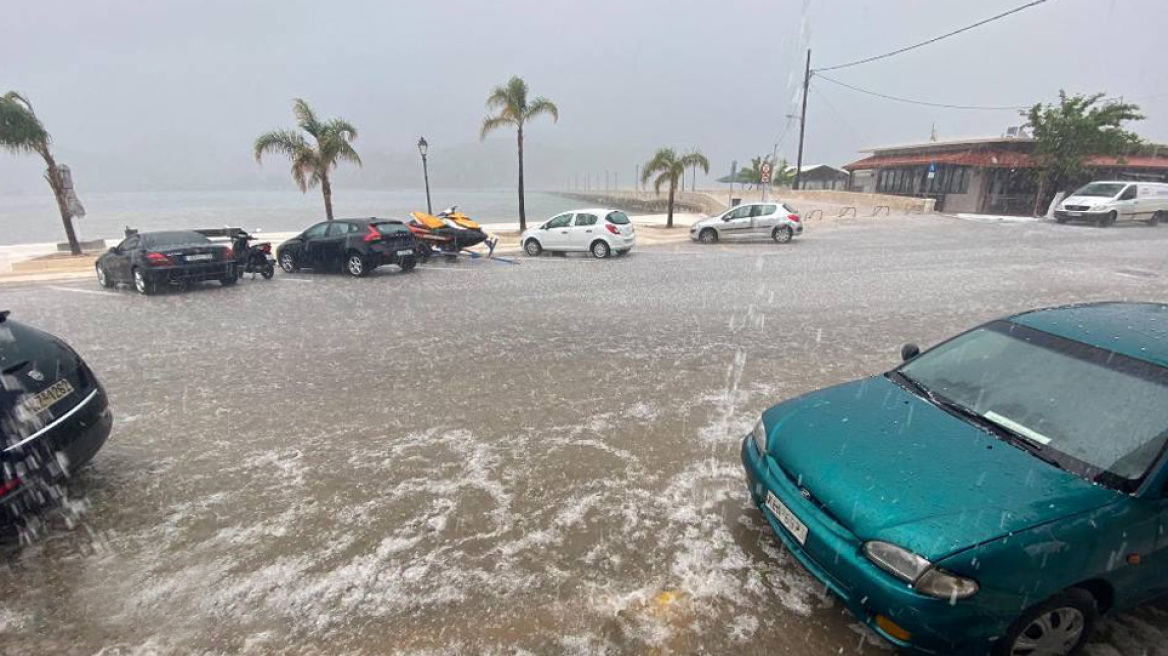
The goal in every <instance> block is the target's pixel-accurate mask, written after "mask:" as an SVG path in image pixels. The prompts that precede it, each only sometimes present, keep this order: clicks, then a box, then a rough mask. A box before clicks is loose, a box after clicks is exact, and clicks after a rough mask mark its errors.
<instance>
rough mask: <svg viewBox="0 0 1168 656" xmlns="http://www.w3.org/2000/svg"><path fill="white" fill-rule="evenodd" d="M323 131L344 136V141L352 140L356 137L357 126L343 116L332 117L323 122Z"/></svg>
mask: <svg viewBox="0 0 1168 656" xmlns="http://www.w3.org/2000/svg"><path fill="white" fill-rule="evenodd" d="M324 131H325V132H328V133H331V134H338V135H340V136H342V137H344V139H345V141H353V140H354V139H356V138H357V128H355V127H353V124H352V123H350V122H348V121H346V120H345V119H343V118H334V119H333V120H331V121H329V122H328V123H325V124H324Z"/></svg>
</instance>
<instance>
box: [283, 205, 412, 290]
mask: <svg viewBox="0 0 1168 656" xmlns="http://www.w3.org/2000/svg"><path fill="white" fill-rule="evenodd" d="M276 260H277V261H278V262H279V263H280V268H282V269H284V271H286V272H288V273H293V272H295V271H299V270H300V269H316V270H320V269H332V270H336V269H341V270H343V271H345V272H346V273H348V274H349V275H351V276H355V277H360V276H364V275H366V274H368V273H369V272H370V271H372V270H374V269H376V268H377V267H379V266H381V265H383V264H396V265H398V266H400V267H401V269H402V271H409V270H410V269H413V268H414V266H416V265H417V263H418V244H417V241H415V240H414V235H413V233H411V232H410V229H409V228H408V227H406V225H405V224H404V223H402V222H401V221H394V220H392V219H337V220H336V221H325V222H323V223H318V224H316V225H314V226H312V227H311V228H309V229H307V230H305V231H304V232H302V233H300V234H299V235H296V236H295V237H293V238H292V239H289V240H288V241H286V242H284V243H283V244H280V247H279V248H278V249H276Z"/></svg>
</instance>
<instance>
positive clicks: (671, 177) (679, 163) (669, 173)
mask: <svg viewBox="0 0 1168 656" xmlns="http://www.w3.org/2000/svg"><path fill="white" fill-rule="evenodd" d="M691 166H693V167H700V168H701V169H702V171H703V172H705V173H709V172H710V161H709V160H707V159H706V156H705V155H703V154H702V153H701V151H699V150H695V151H693V152H692V153H688V154H686V155H683V156H681V157H678V156H677V153H676V152H674V150H673V149H672V148H662V149H661V150H658V151H657V153H656V154H655V155H653V159H651V160H649V161H648V162H647V163H646V164H645V166H644V167H643V168H642V169H641V182H642V183H645V182H648V181H649V178H652V177H653V176H654V175H656V176H657V177H656V178H655V179H654V180H653V191H655V192H657V193H661V185H663V184H665V183H666V182H668V183H669V215H668V216H667V218H666V219H665V227H666V228H672V227H673V198H674V196H675V194H676V192H677V182H678V180H680V179H681V178H682V176H684V175H685V171H686V169H688V168H689V167H691Z"/></svg>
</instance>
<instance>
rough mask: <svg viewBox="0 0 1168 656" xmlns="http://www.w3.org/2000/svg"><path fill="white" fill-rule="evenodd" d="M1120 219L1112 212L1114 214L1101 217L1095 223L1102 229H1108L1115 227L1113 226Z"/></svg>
mask: <svg viewBox="0 0 1168 656" xmlns="http://www.w3.org/2000/svg"><path fill="white" fill-rule="evenodd" d="M1118 218H1119V216H1118V215H1117V214H1116V213H1115V212H1112V213H1110V214H1107V215H1105V216H1101V217H1099V218H1098V219H1097V220H1096V221H1095V225H1096V226H1098V227H1100V228H1106V227H1108V226H1113V225H1115V221H1116V220H1117V219H1118Z"/></svg>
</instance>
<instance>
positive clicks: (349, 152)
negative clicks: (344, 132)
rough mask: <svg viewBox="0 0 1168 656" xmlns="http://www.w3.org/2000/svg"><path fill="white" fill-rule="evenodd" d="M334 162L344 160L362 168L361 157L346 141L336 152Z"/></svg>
mask: <svg viewBox="0 0 1168 656" xmlns="http://www.w3.org/2000/svg"><path fill="white" fill-rule="evenodd" d="M335 160H344V161H346V162H350V163H352V164H356V165H357V166H364V163H363V162H362V161H361V156H360V155H358V154H357V151H356V150H354V149H353V144H351V143H349V142H347V141H346V142H344V143H342V144H341V147H340V148H339V149H338V150H337V153H336V157H335Z"/></svg>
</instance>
